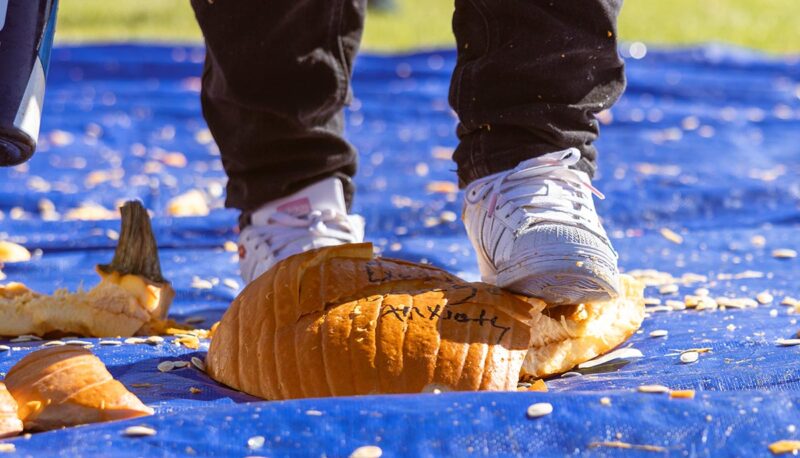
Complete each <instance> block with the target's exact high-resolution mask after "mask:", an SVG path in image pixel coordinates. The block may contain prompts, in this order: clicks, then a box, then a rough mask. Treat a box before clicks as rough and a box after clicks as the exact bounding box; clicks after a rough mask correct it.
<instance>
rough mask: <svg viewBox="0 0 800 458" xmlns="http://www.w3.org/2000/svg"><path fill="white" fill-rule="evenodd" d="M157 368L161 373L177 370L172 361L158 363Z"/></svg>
mask: <svg viewBox="0 0 800 458" xmlns="http://www.w3.org/2000/svg"><path fill="white" fill-rule="evenodd" d="M157 367H158V370H160V371H161V372H169V371H171V370H172V369H175V363H174V362H172V361H162V362H160V363H158V366H157Z"/></svg>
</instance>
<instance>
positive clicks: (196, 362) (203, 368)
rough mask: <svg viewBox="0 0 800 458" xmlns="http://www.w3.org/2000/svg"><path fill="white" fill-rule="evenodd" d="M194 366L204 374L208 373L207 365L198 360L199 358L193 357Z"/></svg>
mask: <svg viewBox="0 0 800 458" xmlns="http://www.w3.org/2000/svg"><path fill="white" fill-rule="evenodd" d="M192 365H194V367H196V368H198V369H200V370H201V371H203V372H205V371H206V363H204V362H203V360H202V359H200V358H198V357H197V356H192Z"/></svg>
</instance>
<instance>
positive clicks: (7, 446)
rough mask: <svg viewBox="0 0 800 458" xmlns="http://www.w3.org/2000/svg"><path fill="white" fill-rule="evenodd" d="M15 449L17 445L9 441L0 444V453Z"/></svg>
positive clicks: (11, 451)
mask: <svg viewBox="0 0 800 458" xmlns="http://www.w3.org/2000/svg"><path fill="white" fill-rule="evenodd" d="M16 451H17V446H16V445H14V444H12V443H10V442H6V443H4V444H0V453H14V452H16Z"/></svg>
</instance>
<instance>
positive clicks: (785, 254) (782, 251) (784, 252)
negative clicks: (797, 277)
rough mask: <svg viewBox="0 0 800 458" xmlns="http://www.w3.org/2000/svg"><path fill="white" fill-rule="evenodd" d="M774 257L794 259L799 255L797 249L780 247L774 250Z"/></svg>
mask: <svg viewBox="0 0 800 458" xmlns="http://www.w3.org/2000/svg"><path fill="white" fill-rule="evenodd" d="M772 257H773V258H775V259H793V258H796V257H797V251H795V250H792V249H790V248H778V249H777V250H772Z"/></svg>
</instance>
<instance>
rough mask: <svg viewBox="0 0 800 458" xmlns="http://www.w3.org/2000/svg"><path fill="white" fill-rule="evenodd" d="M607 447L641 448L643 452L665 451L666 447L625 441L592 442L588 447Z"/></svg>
mask: <svg viewBox="0 0 800 458" xmlns="http://www.w3.org/2000/svg"><path fill="white" fill-rule="evenodd" d="M598 447H608V448H623V449H631V450H642V451H645V452H666V451H667V449H666V448H664V447H661V446H658V445H649V444H629V443H627V442H620V441H610V442H592V443H591V444H589V448H598Z"/></svg>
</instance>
